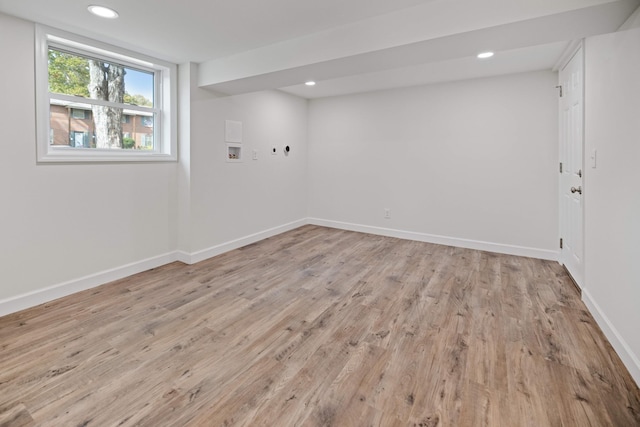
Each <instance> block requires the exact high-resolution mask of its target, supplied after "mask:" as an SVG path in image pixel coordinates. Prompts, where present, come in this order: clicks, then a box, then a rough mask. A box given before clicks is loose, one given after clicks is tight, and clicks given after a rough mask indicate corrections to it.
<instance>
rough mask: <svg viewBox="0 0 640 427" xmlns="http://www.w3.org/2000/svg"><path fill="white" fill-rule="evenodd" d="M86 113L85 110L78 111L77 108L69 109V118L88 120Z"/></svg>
mask: <svg viewBox="0 0 640 427" xmlns="http://www.w3.org/2000/svg"><path fill="white" fill-rule="evenodd" d="M87 113H88V111H87V110H79V109H77V108H72V109H71V117H73V118H74V119H81V120H85V119H88V118H89V114H87Z"/></svg>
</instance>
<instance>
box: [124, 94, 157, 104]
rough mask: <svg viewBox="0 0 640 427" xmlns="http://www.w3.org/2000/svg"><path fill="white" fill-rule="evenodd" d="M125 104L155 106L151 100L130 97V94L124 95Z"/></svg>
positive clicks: (141, 97)
mask: <svg viewBox="0 0 640 427" xmlns="http://www.w3.org/2000/svg"><path fill="white" fill-rule="evenodd" d="M124 103H125V104H131V105H139V106H142V107H153V104H152V103H151V101H150V100H148V99H147V98H145V97H144V96H142V95H130V94H129V93H125V94H124Z"/></svg>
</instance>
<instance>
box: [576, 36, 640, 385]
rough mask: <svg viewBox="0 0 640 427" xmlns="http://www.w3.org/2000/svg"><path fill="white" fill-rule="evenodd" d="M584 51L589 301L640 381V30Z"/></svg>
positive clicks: (594, 40)
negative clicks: (594, 158) (594, 156)
mask: <svg viewBox="0 0 640 427" xmlns="http://www.w3.org/2000/svg"><path fill="white" fill-rule="evenodd" d="M585 53H586V55H585V60H586V61H585V65H586V69H585V84H586V91H585V95H586V97H585V157H586V170H585V230H586V232H585V266H586V271H585V276H586V286H585V289H584V292H583V297H584V300H585V302H586V303H587V305H588V306H589V308H590V309H591V312H592V313H593V314H594V317H595V318H596V320H598V323H599V324H600V326H601V327H602V329H603V330H604V332H605V334H606V335H607V337H608V338H609V340H610V341H611V343H612V344H613V346H614V348H615V349H616V350H617V351H618V354H619V355H620V356H621V358H622V359H623V361H624V362H625V364H626V365H627V367H628V368H629V370H630V371H631V374H632V375H633V376H634V378H635V380H636V382H638V383H640V359H639V358H640V329H639V328H640V262H639V261H640V190H639V189H638V185H640V167H638V161H639V160H640V139H639V135H640V120H638V119H639V118H640V79H639V78H638V76H640V28H635V29H632V30H628V31H622V32H618V33H614V34H607V35H603V36H598V37H591V38H588V39H587V40H586V48H585ZM593 150H597V157H596V168H595V169H594V168H592V167H591V165H590V162H591V160H590V156H591V153H592V151H593Z"/></svg>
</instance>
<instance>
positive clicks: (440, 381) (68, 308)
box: [0, 226, 640, 427]
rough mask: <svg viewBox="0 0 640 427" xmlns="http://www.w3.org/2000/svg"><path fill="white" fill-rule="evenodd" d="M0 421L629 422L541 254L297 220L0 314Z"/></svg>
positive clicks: (601, 342) (581, 310) (626, 396)
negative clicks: (201, 256) (216, 250)
mask: <svg viewBox="0 0 640 427" xmlns="http://www.w3.org/2000/svg"><path fill="white" fill-rule="evenodd" d="M0 425H1V426H31V425H38V426H133V425H141V426H232V425H234V426H235V425H237V426H241V425H242V426H509V427H512V426H535V427H541V426H638V425H640V392H639V390H638V388H637V386H636V385H635V384H634V382H633V380H632V379H631V377H630V376H629V374H628V372H627V371H626V370H625V368H624V366H623V365H622V363H621V362H620V360H619V358H618V357H617V355H616V354H615V353H614V351H613V350H612V348H611V346H610V345H609V343H608V342H607V341H606V340H605V338H604V337H603V335H602V333H601V332H600V330H599V329H598V327H597V326H596V324H595V322H594V320H593V318H592V317H591V316H590V315H589V313H588V312H587V310H586V308H585V306H584V305H583V304H582V302H581V301H580V299H579V297H578V295H577V292H576V290H575V289H574V288H573V285H572V284H571V282H570V279H569V278H568V277H567V275H566V274H565V273H564V271H563V269H562V267H561V266H560V265H558V264H557V263H554V262H548V261H541V260H535V259H529V258H520V257H514V256H506V255H498V254H493V253H487V252H481V251H475V250H468V249H460V248H453V247H447V246H438V245H433V244H428V243H420V242H413V241H405V240H399V239H393V238H387V237H380V236H372V235H367V234H359V233H353V232H347V231H340V230H333V229H328V228H322V227H316V226H304V227H301V228H299V229H296V230H294V231H291V232H288V233H285V234H282V235H279V236H276V237H273V238H270V239H267V240H264V241H262V242H259V243H256V244H253V245H250V246H247V247H245V248H242V249H239V250H236V251H232V252H229V253H226V254H224V255H221V256H218V257H216V258H213V259H210V260H207V261H204V262H201V263H199V264H196V265H192V266H187V265H183V264H180V263H173V264H170V265H167V266H164V267H161V268H158V269H154V270H151V271H148V272H145V273H142V274H138V275H135V276H132V277H129V278H127V279H124V280H120V281H117V282H114V283H110V284H107V285H104V286H101V287H99V288H95V289H92V290H88V291H85V292H81V293H78V294H75V295H72V296H69V297H67V298H63V299H60V300H57V301H54V302H51V303H48V304H45V305H42V306H39V307H35V308H32V309H29V310H25V311H22V312H20V313H15V314H12V315H9V316H5V317H3V318H0Z"/></svg>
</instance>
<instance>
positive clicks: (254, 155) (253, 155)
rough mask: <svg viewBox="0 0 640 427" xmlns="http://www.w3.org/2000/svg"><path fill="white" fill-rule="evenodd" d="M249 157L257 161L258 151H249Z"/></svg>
mask: <svg viewBox="0 0 640 427" xmlns="http://www.w3.org/2000/svg"><path fill="white" fill-rule="evenodd" d="M251 157H252V158H253V160H258V150H251Z"/></svg>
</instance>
